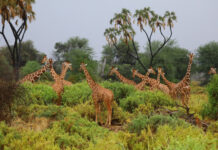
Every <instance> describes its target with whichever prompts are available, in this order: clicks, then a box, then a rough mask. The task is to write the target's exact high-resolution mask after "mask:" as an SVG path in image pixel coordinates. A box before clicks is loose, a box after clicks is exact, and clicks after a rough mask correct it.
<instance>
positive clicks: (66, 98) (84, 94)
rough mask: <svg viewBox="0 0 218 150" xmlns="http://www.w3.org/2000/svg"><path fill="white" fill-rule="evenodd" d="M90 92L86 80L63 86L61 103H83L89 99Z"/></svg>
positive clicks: (70, 104) (68, 104)
mask: <svg viewBox="0 0 218 150" xmlns="http://www.w3.org/2000/svg"><path fill="white" fill-rule="evenodd" d="M91 93H92V91H91V88H90V87H89V85H88V84H87V82H86V81H84V82H81V83H76V84H74V85H71V86H65V87H64V92H63V94H62V103H63V104H64V105H67V106H74V105H77V104H80V103H84V102H86V101H87V100H89V99H90V97H91Z"/></svg>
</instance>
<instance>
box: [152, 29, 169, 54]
mask: <svg viewBox="0 0 218 150" xmlns="http://www.w3.org/2000/svg"><path fill="white" fill-rule="evenodd" d="M172 34H173V32H172V27H171V25H170V36H169V38H168V39H167V40H166V41H164V42H163V44H162V45H161V46H160V47H159V48H158V49H157V50H156V51H155V53H154V55H153V56H155V55H157V54H158V53H159V51H160V50H161V49H162V48H163V47H164V46H165V45H166V43H167V42H168V41H169V40H170V39H171V37H172Z"/></svg>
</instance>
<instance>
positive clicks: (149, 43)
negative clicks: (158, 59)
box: [142, 28, 153, 57]
mask: <svg viewBox="0 0 218 150" xmlns="http://www.w3.org/2000/svg"><path fill="white" fill-rule="evenodd" d="M142 31H143V32H144V33H145V34H146V37H147V39H148V45H149V50H150V54H151V57H152V56H153V52H152V47H151V36H152V34H150V36H148V33H147V32H146V31H145V29H144V28H142ZM151 33H152V32H151Z"/></svg>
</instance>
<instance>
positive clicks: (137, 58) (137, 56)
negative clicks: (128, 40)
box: [132, 37, 146, 71]
mask: <svg viewBox="0 0 218 150" xmlns="http://www.w3.org/2000/svg"><path fill="white" fill-rule="evenodd" d="M132 44H133V48H134V51H135V53H136V60H137V61H138V62H139V64H140V65H141V66H142V68H143V69H144V70H145V71H146V67H145V66H144V64H143V63H142V62H141V60H140V58H139V55H138V52H137V49H136V46H135V41H134V37H133V38H132Z"/></svg>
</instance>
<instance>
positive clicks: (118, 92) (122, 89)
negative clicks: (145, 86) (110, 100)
mask: <svg viewBox="0 0 218 150" xmlns="http://www.w3.org/2000/svg"><path fill="white" fill-rule="evenodd" d="M101 85H102V86H103V87H105V88H107V89H110V90H112V91H113V93H114V100H115V101H116V102H117V104H118V105H120V99H123V98H126V97H128V96H129V95H130V94H131V93H133V92H135V91H136V90H135V88H134V87H133V86H131V85H128V84H123V83H122V82H109V81H104V82H103V83H102V84H101Z"/></svg>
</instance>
